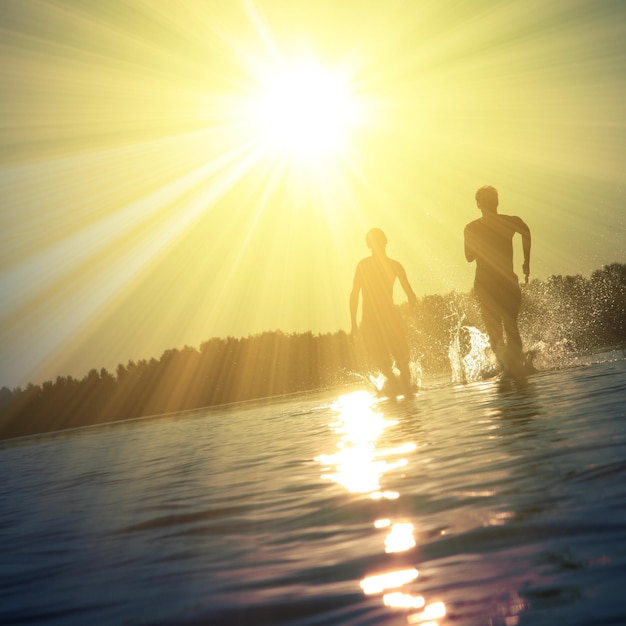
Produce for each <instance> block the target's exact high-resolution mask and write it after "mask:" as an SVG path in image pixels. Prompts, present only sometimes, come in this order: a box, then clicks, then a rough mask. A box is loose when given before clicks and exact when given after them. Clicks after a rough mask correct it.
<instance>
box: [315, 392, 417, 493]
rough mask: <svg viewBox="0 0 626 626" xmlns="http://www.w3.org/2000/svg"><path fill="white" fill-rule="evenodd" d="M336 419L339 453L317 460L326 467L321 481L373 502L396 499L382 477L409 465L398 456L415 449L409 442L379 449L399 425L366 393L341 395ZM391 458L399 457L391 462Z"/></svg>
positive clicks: (336, 405)
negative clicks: (383, 438)
mask: <svg viewBox="0 0 626 626" xmlns="http://www.w3.org/2000/svg"><path fill="white" fill-rule="evenodd" d="M333 409H334V410H335V411H336V412H337V420H336V422H335V423H334V424H333V425H332V429H333V430H334V431H335V432H336V433H337V434H338V435H339V441H338V442H337V452H335V453H334V454H322V455H320V456H318V457H317V459H316V460H317V461H319V462H320V463H321V464H322V465H323V466H324V467H325V472H324V473H323V474H322V478H324V479H326V480H333V481H334V482H337V483H339V484H340V485H342V486H343V487H344V488H345V489H347V490H348V491H349V492H351V493H365V494H369V495H370V497H371V498H372V499H374V500H380V499H391V500H393V499H396V498H397V497H398V493H397V492H395V491H393V490H381V477H382V476H384V475H385V474H386V473H387V472H390V471H393V470H396V469H399V468H402V467H404V466H406V464H407V460H406V458H404V457H401V456H399V455H402V454H406V453H409V452H412V451H413V450H415V444H413V443H411V442H407V443H405V444H402V445H400V446H394V447H390V448H385V447H380V446H377V441H378V440H379V438H380V437H381V436H382V435H383V433H384V432H385V430H386V429H387V428H390V427H392V426H394V425H395V424H396V422H395V421H394V420H390V419H388V418H386V417H384V415H383V414H382V413H380V412H379V411H378V410H377V409H376V407H375V398H374V397H373V396H372V394H370V393H368V392H366V391H357V392H354V393H351V394H346V395H344V396H341V397H340V398H339V400H338V402H337V403H336V404H335V405H334V406H333ZM389 457H399V458H394V459H391V460H387V459H389Z"/></svg>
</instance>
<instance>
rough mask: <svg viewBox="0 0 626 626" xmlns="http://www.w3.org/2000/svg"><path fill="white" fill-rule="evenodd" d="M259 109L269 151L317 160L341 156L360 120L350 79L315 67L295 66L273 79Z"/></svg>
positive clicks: (258, 119) (261, 130) (261, 96)
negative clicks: (350, 91) (330, 155)
mask: <svg viewBox="0 0 626 626" xmlns="http://www.w3.org/2000/svg"><path fill="white" fill-rule="evenodd" d="M254 109H255V110H254V116H255V118H256V122H257V124H258V129H259V133H260V137H261V141H262V142H263V145H264V146H265V147H266V148H267V149H269V150H271V151H274V152H277V153H278V154H280V155H283V156H285V155H288V156H291V157H298V158H302V159H304V160H313V161H318V160H320V159H323V158H325V157H326V156H328V155H329V154H337V153H340V152H342V151H343V150H344V149H345V147H346V140H347V134H348V131H349V128H350V126H351V125H353V124H354V123H355V122H356V119H357V107H356V102H355V100H354V99H353V98H352V96H351V94H350V93H349V89H348V82H347V80H346V78H345V77H344V76H342V75H341V74H340V73H339V72H332V71H329V70H326V69H325V68H323V67H322V66H320V65H317V64H314V63H300V64H297V65H292V66H290V67H287V68H284V69H283V70H282V71H280V72H277V73H276V74H275V75H273V76H272V77H270V78H269V79H268V80H267V81H266V83H265V85H264V86H263V88H262V90H261V93H260V94H259V97H258V100H257V102H256V104H255V107H254Z"/></svg>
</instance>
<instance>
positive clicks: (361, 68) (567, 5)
mask: <svg viewBox="0 0 626 626" xmlns="http://www.w3.org/2000/svg"><path fill="white" fill-rule="evenodd" d="M625 18H626V5H625V4H624V3H622V2H620V1H619V0H616V1H614V2H610V1H603V2H595V1H593V0H588V1H576V0H554V1H552V2H545V1H544V0H542V1H538V0H528V1H525V2H521V1H513V0H511V1H509V2H506V1H500V2H487V1H485V2H479V1H474V2H467V3H457V2H452V1H449V2H445V1H443V2H430V1H423V2H422V1H418V0H413V1H409V0H407V1H404V2H400V1H398V2H389V1H385V2H382V1H381V2H369V1H364V0H361V1H342V2H337V1H334V2H330V1H328V2H327V1H322V0H315V1H307V2H305V1H302V2H287V1H285V0H281V1H279V0H273V1H267V0H258V1H256V2H236V1H234V0H233V1H232V2H218V1H211V0H209V1H206V0H205V1H201V0H175V1H174V0H172V1H169V0H159V2H148V1H147V0H146V1H143V0H126V1H122V0H119V1H115V2H102V3H95V2H94V3H85V2H82V1H80V0H73V1H62V0H48V1H44V0H41V1H36V0H14V1H11V0H5V1H4V2H2V4H1V5H0V114H1V115H0V124H1V125H2V132H1V133H0V190H1V191H0V193H1V200H2V202H1V203H0V226H1V232H2V239H3V240H2V247H1V250H0V289H1V290H2V291H1V293H2V303H1V305H0V346H1V348H0V350H1V351H2V355H1V356H2V370H1V371H0V385H3V384H6V385H9V386H13V385H17V384H24V383H25V382H28V381H30V380H35V381H39V380H42V379H45V378H54V377H56V375H57V374H73V375H83V374H84V373H85V372H86V371H87V370H88V369H89V368H90V367H101V366H106V367H109V368H110V369H114V368H115V365H116V364H117V363H118V362H120V361H122V362H125V361H126V360H128V359H129V358H133V359H136V358H146V357H147V358H149V357H151V356H155V357H157V358H158V357H159V356H160V354H161V352H162V351H163V350H165V349H167V348H174V347H182V346H183V345H184V344H189V345H192V346H198V345H199V344H200V343H201V342H202V341H204V340H207V339H209V338H210V337H214V336H226V335H233V336H247V335H249V334H254V333H258V332H262V331H265V330H275V329H281V330H283V331H285V332H303V331H307V330H311V331H313V332H315V333H318V332H327V331H330V332H334V331H335V330H338V329H347V328H348V326H349V315H348V304H347V301H348V292H349V290H350V287H351V280H352V273H353V270H354V266H355V264H356V262H357V261H358V260H359V259H360V258H361V257H363V256H365V255H366V254H367V249H366V247H365V242H364V235H365V232H366V230H367V229H368V228H370V227H372V226H378V227H380V228H382V229H383V230H384V231H385V232H386V233H387V236H388V239H389V246H388V252H389V254H390V256H393V257H395V258H397V259H398V260H400V261H401V262H402V263H403V264H404V266H405V268H406V270H407V273H408V276H409V280H410V281H411V283H412V285H413V288H414V289H415V291H416V293H417V294H418V295H425V294H430V293H448V292H449V291H451V290H452V289H459V290H462V291H466V290H468V289H469V288H470V287H471V284H472V278H473V267H472V266H470V265H469V264H467V263H466V262H465V260H464V258H463V250H462V232H463V227H464V225H465V224H466V223H467V222H468V221H470V220H472V219H474V218H476V217H477V216H478V214H477V210H476V208H475V205H474V201H473V194H474V192H475V190H476V188H477V187H479V186H481V185H483V184H492V185H495V186H496V187H497V188H498V189H499V191H500V199H501V206H500V209H501V212H503V213H512V214H519V215H521V216H522V217H523V218H524V219H525V220H526V221H527V223H528V224H529V225H530V227H531V229H532V231H533V237H534V244H533V245H534V249H533V258H532V267H531V270H532V275H533V276H534V277H536V278H545V277H547V276H549V275H550V274H575V273H582V274H584V275H588V274H589V273H590V272H591V271H592V270H594V269H597V268H599V267H600V266H601V265H602V264H605V263H610V262H614V261H620V262H624V261H626V254H625V253H624V243H623V242H624V241H625V240H626V237H625V235H626V228H625V221H626V220H625V217H624V216H625V212H624V192H625V189H626V180H625V179H626V174H625V167H624V163H625V162H626V158H625V157H626V150H625V146H626V127H625V122H626V115H625V113H624V106H623V103H624V101H626V97H625V96H626V83H625V81H624V78H623V74H624V67H625V62H626V43H625V42H626V26H625V24H626V19H625ZM304 66H307V67H315V68H318V69H319V70H320V71H321V72H327V76H332V77H334V78H336V79H337V80H338V81H340V82H341V87H342V89H344V90H345V91H346V93H348V95H349V97H350V98H351V102H352V103H353V104H355V107H356V108H353V109H346V110H347V111H349V112H350V113H349V115H348V114H346V115H345V116H344V117H349V118H350V119H348V120H344V122H345V128H344V129H343V130H344V133H343V137H342V140H341V142H339V143H337V144H333V145H332V146H331V148H330V149H329V151H327V152H325V153H323V154H317V153H316V154H314V155H313V156H311V155H308V156H302V155H301V154H298V153H295V152H294V151H297V146H294V145H286V143H285V141H287V143H289V141H290V137H292V135H293V134H294V133H296V132H297V130H296V129H297V128H299V127H300V126H302V122H301V121H300V120H299V119H298V120H296V122H295V125H293V121H290V122H289V123H291V124H292V126H290V128H291V129H292V131H290V132H289V133H287V134H286V135H285V137H283V140H282V141H283V143H280V144H279V143H276V144H275V145H268V142H269V143H271V141H269V140H268V137H267V136H266V135H264V134H263V133H264V132H265V133H266V134H267V129H265V131H262V130H261V129H260V128H258V125H257V124H256V122H255V118H254V116H253V115H252V114H251V113H250V112H251V111H254V110H257V109H258V103H259V101H260V98H262V96H263V93H264V90H267V85H268V84H270V83H271V81H272V80H273V79H274V78H275V77H276V76H278V75H279V74H280V73H281V72H284V71H285V68H293V67H296V68H301V67H304ZM296 72H297V70H296ZM293 76H297V73H296V74H295V75H293V74H292V77H293ZM291 82H292V83H298V80H297V78H292V79H291ZM308 82H309V83H311V82H314V81H313V79H309V80H308ZM305 84H306V83H303V84H301V85H300V86H299V87H298V89H297V90H294V91H293V93H291V94H290V93H289V91H286V92H285V99H291V98H293V100H290V101H291V102H294V103H295V104H294V105H293V106H292V107H291V108H298V107H300V106H301V108H306V106H305V104H302V102H303V100H302V99H300V100H298V98H301V94H302V92H303V91H304V90H305ZM321 89H322V88H319V89H318V91H320V90H321ZM299 94H300V95H299ZM308 100H310V98H306V101H308ZM298 102H300V103H301V104H300V105H299V104H298ZM321 106H323V103H321V104H320V105H319V106H318V107H317V110H319V108H320V107H321ZM255 107H256V109H255ZM334 108H335V109H337V108H338V107H334ZM288 111H289V108H286V109H285V112H284V113H281V115H282V116H283V117H285V124H287V123H288V120H287V116H288ZM307 115H309V116H310V119H311V124H310V127H309V126H307V128H306V130H307V133H308V135H307V136H308V137H313V138H318V139H319V138H320V136H321V133H322V132H323V130H324V128H323V127H321V126H318V127H316V126H315V125H314V120H313V116H314V115H315V109H314V110H312V112H310V113H307ZM280 119H281V118H280V116H279V118H278V123H277V122H276V120H275V119H274V120H273V122H272V123H273V124H274V127H276V125H277V124H278V127H280V126H281V124H280ZM344 122H342V123H344ZM297 137H299V135H297ZM285 138H286V139H285ZM266 140H268V141H266ZM301 141H304V139H302V140H300V139H297V141H296V144H297V143H298V142H301ZM292 143H293V142H292ZM519 247H520V246H519V243H518V250H517V252H518V254H520V253H521V250H520V249H519ZM520 263H521V259H520V258H519V257H518V261H517V265H518V266H519V265H520ZM519 270H520V268H519V267H518V271H519Z"/></svg>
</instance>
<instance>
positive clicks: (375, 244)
mask: <svg viewBox="0 0 626 626" xmlns="http://www.w3.org/2000/svg"><path fill="white" fill-rule="evenodd" d="M365 243H366V244H367V247H368V248H369V249H370V250H371V251H372V252H375V251H384V249H385V246H386V245H387V237H386V236H385V233H384V232H383V231H382V230H380V228H372V229H370V230H368V231H367V235H365Z"/></svg>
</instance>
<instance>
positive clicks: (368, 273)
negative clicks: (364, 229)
mask: <svg viewBox="0 0 626 626" xmlns="http://www.w3.org/2000/svg"><path fill="white" fill-rule="evenodd" d="M365 242H366V243H367V247H368V248H369V249H370V250H371V251H372V254H371V256H369V257H366V258H364V259H362V260H361V261H359V263H358V264H357V266H356V271H355V273H354V282H353V285H352V292H351V293H350V323H351V334H352V336H353V337H355V336H356V333H357V330H358V326H357V310H358V307H359V294H360V293H362V294H363V302H362V317H361V334H362V337H363V342H364V344H365V349H366V351H367V354H368V356H369V358H370V360H371V361H372V364H373V365H374V366H375V367H377V368H378V369H379V370H380V371H381V372H382V374H383V375H384V376H385V378H386V379H387V383H386V387H387V389H388V391H389V392H390V393H393V394H395V393H397V392H398V391H400V392H401V393H404V394H407V393H410V392H411V372H410V370H409V347H408V343H407V339H406V334H405V330H404V324H403V321H402V317H401V316H400V313H399V311H398V310H397V308H396V307H395V305H394V303H393V287H394V284H395V281H396V279H398V280H399V281H400V285H401V286H402V288H403V289H404V292H405V293H406V295H407V298H408V300H409V303H410V304H412V305H413V304H415V303H416V302H417V298H416V296H415V293H414V292H413V289H412V288H411V285H410V284H409V281H408V279H407V276H406V272H405V270H404V268H403V267H402V265H401V264H400V263H398V261H395V260H394V259H390V258H389V257H388V256H387V252H386V246H387V237H386V236H385V233H384V232H383V231H382V230H380V228H372V229H371V230H370V231H368V233H367V235H366V237H365ZM392 358H393V360H395V363H396V367H397V368H398V370H399V371H400V389H398V385H397V383H398V381H397V380H396V377H395V376H394V374H393V370H392V366H393V360H392Z"/></svg>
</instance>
